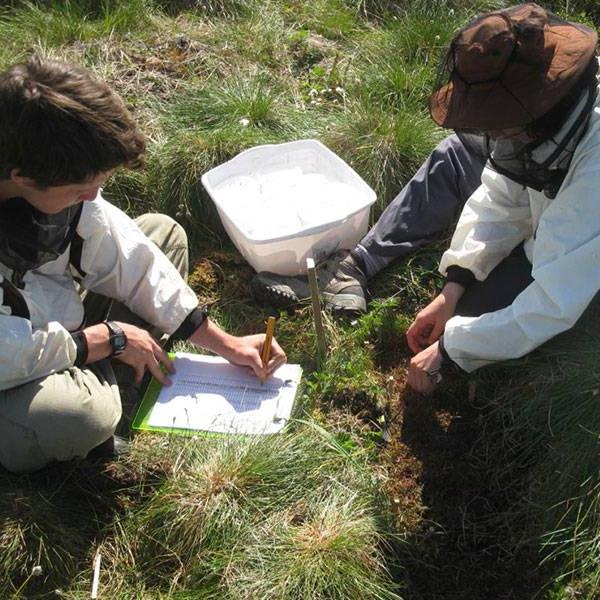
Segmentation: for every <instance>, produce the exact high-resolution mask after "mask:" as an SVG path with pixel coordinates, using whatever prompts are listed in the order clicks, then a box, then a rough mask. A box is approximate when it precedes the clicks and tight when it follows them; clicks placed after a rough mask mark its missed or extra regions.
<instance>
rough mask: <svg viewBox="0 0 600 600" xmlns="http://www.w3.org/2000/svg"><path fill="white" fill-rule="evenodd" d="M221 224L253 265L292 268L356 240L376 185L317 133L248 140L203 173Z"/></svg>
mask: <svg viewBox="0 0 600 600" xmlns="http://www.w3.org/2000/svg"><path fill="white" fill-rule="evenodd" d="M202 184H203V185H204V187H205V189H206V191H207V192H208V193H209V195H210V197H211V198H212V199H213V201H214V203H215V205H216V207H217V210H218V212H219V215H220V217H221V220H222V222H223V226H224V227H225V230H226V231H227V233H228V234H229V236H230V238H231V240H232V241H233V243H234V244H235V245H236V247H237V249H238V250H239V251H240V252H241V254H242V255H243V256H244V258H245V259H246V260H247V261H248V262H249V263H250V264H251V265H252V267H253V268H254V269H255V270H256V271H272V272H274V273H280V274H282V275H296V274H299V273H304V272H305V271H306V259H307V258H309V257H311V258H314V259H315V261H320V260H321V259H323V258H325V257H326V256H328V255H329V254H331V253H333V252H335V251H336V250H338V249H341V248H347V249H350V248H353V247H354V246H355V245H356V243H357V242H358V241H359V240H360V239H361V238H362V237H363V236H364V234H365V233H366V231H367V228H368V225H369V207H370V206H371V204H373V203H374V202H375V199H376V195H375V192H374V191H373V190H372V189H371V188H370V187H369V186H368V185H367V184H366V183H365V182H364V181H363V180H362V179H361V177H360V176H359V175H358V174H357V173H356V172H355V171H354V170H353V169H352V168H351V167H350V166H348V165H347V164H346V163H345V162H344V161H343V160H342V159H341V158H339V157H338V156H337V155H336V154H334V153H333V152H332V151H331V150H329V149H328V148H327V147H326V146H324V145H323V144H322V143H321V142H319V141H317V140H300V141H297V142H288V143H285V144H271V145H265V146H257V147H255V148H250V149H249V150H245V151H244V152H242V153H240V154H238V155H237V156H236V157H234V158H232V159H231V160H230V161H228V162H226V163H224V164H222V165H219V166H218V167H215V168H214V169H211V170H210V171H208V172H207V173H205V174H204V175H203V176H202Z"/></svg>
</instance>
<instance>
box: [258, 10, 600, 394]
mask: <svg viewBox="0 0 600 600" xmlns="http://www.w3.org/2000/svg"><path fill="white" fill-rule="evenodd" d="M597 43H598V36H597V33H596V31H595V30H593V29H592V28H590V27H587V26H585V25H582V24H578V23H572V22H567V21H564V20H561V19H559V18H558V17H556V16H555V15H553V14H551V13H549V12H547V11H546V10H545V9H544V8H542V7H540V6H538V5H537V4H533V3H529V4H522V5H518V6H514V7H511V8H508V9H504V10H498V11H493V12H489V13H486V14H483V15H481V16H479V17H477V18H476V19H475V20H473V21H472V22H470V23H468V24H467V25H466V26H465V27H463V28H462V29H461V30H460V31H459V32H458V33H457V34H456V36H455V37H454V39H453V40H452V42H451V44H450V47H449V49H448V51H447V53H446V55H445V57H444V60H443V62H442V68H441V70H440V76H439V80H438V86H437V89H436V91H435V92H434V93H433V94H432V95H431V97H430V107H429V108H430V113H431V116H432V118H433V120H434V121H435V122H436V123H437V124H438V125H440V126H442V127H445V128H449V129H453V130H454V132H455V135H453V136H450V137H449V138H447V139H446V140H444V141H443V142H442V143H441V144H440V145H439V146H438V147H437V148H436V149H435V150H434V151H433V152H432V154H431V155H430V156H429V158H428V159H427V161H426V162H425V163H424V164H423V166H422V167H421V169H420V170H419V171H418V172H417V174H416V175H415V176H414V177H413V179H411V181H410V182H409V183H408V184H407V185H406V186H405V188H404V189H403V190H402V191H401V192H400V193H399V194H398V196H397V197H396V198H395V199H394V200H393V201H392V202H391V203H390V205H389V206H388V207H387V209H386V210H385V211H384V213H383V214H382V216H381V218H380V219H379V220H378V222H377V223H376V224H375V225H374V227H373V228H372V229H371V230H370V231H369V232H368V233H367V235H366V236H365V238H363V240H361V242H360V243H359V244H358V245H357V246H356V248H354V249H352V250H351V251H350V253H349V254H347V255H342V257H343V259H342V260H341V261H340V260H339V258H340V255H338V256H337V257H334V258H333V259H332V260H331V261H330V262H329V264H328V263H325V264H323V265H322V266H321V286H322V293H323V296H324V298H325V301H326V304H328V306H329V307H331V308H333V309H336V310H342V311H344V310H345V311H349V312H350V311H351V312H363V311H364V310H366V299H365V298H366V284H367V280H368V279H369V278H371V277H372V276H373V275H375V274H376V273H377V272H379V271H380V270H381V269H383V268H384V267H386V266H387V265H388V264H390V263H391V262H392V261H393V260H395V259H397V258H400V257H404V256H406V255H407V254H408V253H410V252H413V251H415V250H416V249H417V248H420V247H422V246H423V245H425V244H427V243H429V242H430V241H432V240H433V239H435V237H436V236H437V235H439V233H440V232H443V231H444V230H447V228H449V227H450V226H451V224H452V223H453V222H454V219H455V218H456V215H457V213H458V212H460V209H461V208H462V213H460V217H459V219H458V224H457V225H456V229H455V231H454V234H453V236H452V241H451V243H450V247H449V248H448V250H447V251H446V252H445V253H444V254H443V256H442V259H441V262H440V266H439V270H440V272H441V273H442V275H444V276H445V278H446V282H445V285H444V287H443V289H442V291H441V292H440V294H439V295H438V296H437V297H436V298H435V299H434V300H433V301H432V302H430V303H429V304H428V305H427V306H426V307H425V308H424V309H422V310H421V311H420V312H419V313H418V314H417V316H416V318H415V320H414V322H413V323H412V325H411V326H410V328H409V329H408V331H407V339H408V344H409V346H410V348H411V350H412V351H413V352H415V356H414V357H413V358H412V359H411V361H410V366H409V372H408V383H409V384H410V385H411V386H412V387H413V388H414V389H415V390H417V391H419V392H423V393H429V392H431V391H433V389H435V387H436V386H437V385H438V384H439V383H440V381H441V369H442V368H443V366H444V365H448V366H453V367H454V368H458V369H460V370H463V371H466V372H472V371H474V370H476V369H478V368H479V367H482V366H484V365H487V364H490V363H493V362H496V361H501V360H506V359H511V358H518V357H521V356H524V355H525V354H527V353H529V352H530V351H532V350H533V349H535V348H537V347H538V346H540V345H541V344H542V343H544V342H545V341H547V340H549V339H550V338H552V337H554V336H555V335H557V334H559V333H561V332H563V331H565V330H567V329H569V328H571V327H572V326H573V325H574V324H575V322H576V321H577V320H578V319H579V317H580V316H581V315H582V314H583V312H584V310H585V309H586V307H587V306H588V305H589V303H590V302H591V301H592V299H593V298H594V296H595V295H596V293H597V292H598V291H599V290H600V269H598V262H599V260H600V218H599V217H600V99H599V97H598V80H597V77H596V73H597V70H598V59H597V56H596V49H597ZM465 200H466V204H465ZM463 205H464V207H463ZM344 256H345V257H344ZM336 259H337V260H336ZM302 284H303V282H301V281H300V280H299V279H298V278H296V279H295V280H293V279H292V278H288V279H287V280H285V278H279V279H277V278H276V277H274V276H272V275H270V274H259V275H258V276H257V278H256V280H255V288H259V291H260V292H262V295H263V296H265V295H268V296H269V297H270V298H273V297H275V296H279V297H286V296H287V298H288V299H289V298H292V299H296V298H297V297H299V296H301V295H302V294H303V290H302Z"/></svg>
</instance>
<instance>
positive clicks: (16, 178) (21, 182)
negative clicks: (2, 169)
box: [10, 169, 35, 187]
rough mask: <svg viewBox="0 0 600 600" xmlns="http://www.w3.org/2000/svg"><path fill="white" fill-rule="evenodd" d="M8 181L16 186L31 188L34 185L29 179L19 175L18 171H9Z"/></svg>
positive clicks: (19, 171)
mask: <svg viewBox="0 0 600 600" xmlns="http://www.w3.org/2000/svg"><path fill="white" fill-rule="evenodd" d="M10 180H11V181H12V182H13V183H14V184H15V185H18V186H27V187H32V186H33V185H35V182H34V181H33V179H31V178H30V177H25V176H23V175H21V170H20V169H11V170H10Z"/></svg>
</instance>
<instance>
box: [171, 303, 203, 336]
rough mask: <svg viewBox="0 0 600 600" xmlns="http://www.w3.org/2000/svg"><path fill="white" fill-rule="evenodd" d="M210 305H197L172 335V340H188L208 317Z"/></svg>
mask: <svg viewBox="0 0 600 600" xmlns="http://www.w3.org/2000/svg"><path fill="white" fill-rule="evenodd" d="M208 312H209V305H208V304H205V305H204V306H202V307H196V308H195V309H194V310H193V311H192V312H191V313H190V314H189V315H188V316H187V317H186V318H185V319H184V320H183V323H182V324H181V325H180V326H179V327H178V328H177V330H176V331H175V332H174V333H173V335H172V336H171V339H172V340H188V339H189V338H190V337H192V335H193V333H194V331H196V329H198V328H199V327H201V326H202V324H203V323H204V321H206V319H208Z"/></svg>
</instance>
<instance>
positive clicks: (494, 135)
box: [487, 127, 533, 142]
mask: <svg viewBox="0 0 600 600" xmlns="http://www.w3.org/2000/svg"><path fill="white" fill-rule="evenodd" d="M487 134H488V136H489V137H490V138H491V139H492V140H512V141H513V142H531V141H533V139H532V138H531V137H530V136H529V134H528V133H527V130H526V129H525V128H523V127H509V128H507V129H490V130H488V131H487Z"/></svg>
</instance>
